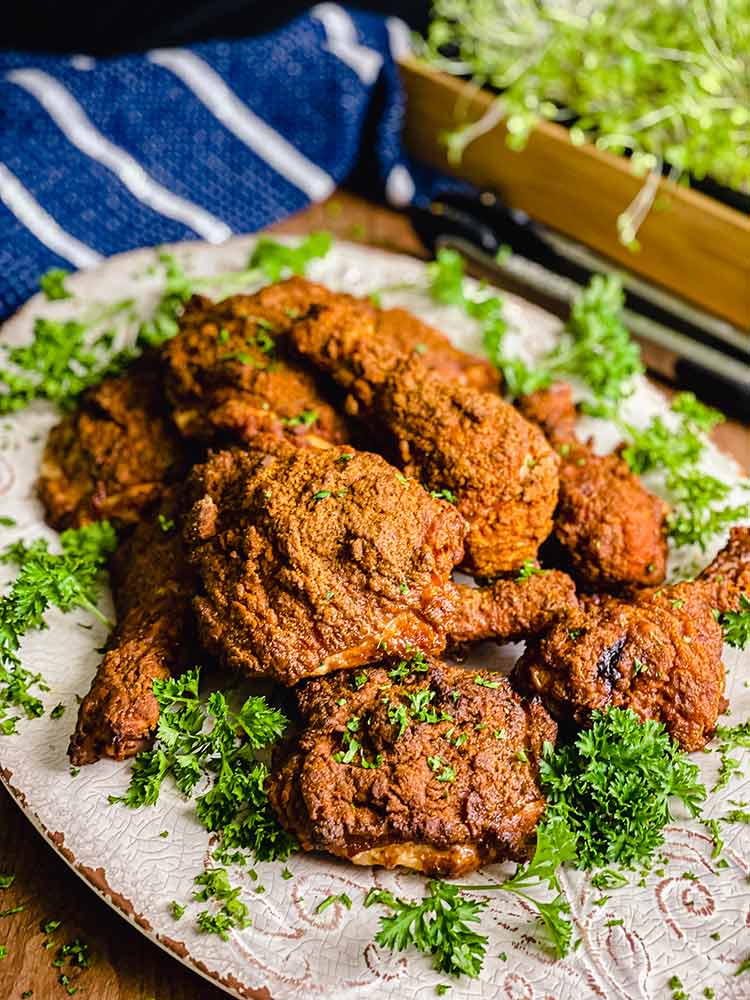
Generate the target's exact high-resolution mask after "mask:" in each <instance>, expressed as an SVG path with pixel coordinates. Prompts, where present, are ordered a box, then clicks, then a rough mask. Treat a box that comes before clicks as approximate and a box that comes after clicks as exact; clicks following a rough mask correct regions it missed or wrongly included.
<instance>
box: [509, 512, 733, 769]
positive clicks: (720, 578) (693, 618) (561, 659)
mask: <svg viewBox="0 0 750 1000" xmlns="http://www.w3.org/2000/svg"><path fill="white" fill-rule="evenodd" d="M748 589H750V529H748V528H736V529H734V530H733V532H732V538H731V541H730V543H729V545H728V546H727V547H726V548H725V549H724V550H723V551H722V552H721V553H719V555H718V556H717V558H716V559H715V560H714V562H713V563H712V564H711V565H710V566H709V567H708V569H706V570H705V571H704V572H703V573H702V574H701V576H700V577H698V579H697V580H695V581H692V582H688V583H679V584H676V585H674V586H669V587H662V588H661V589H659V590H649V591H643V592H641V593H640V594H639V595H638V596H637V597H636V599H635V600H634V601H633V602H632V603H625V602H623V601H620V600H617V599H615V598H605V599H604V600H602V601H601V602H597V601H596V600H589V601H588V602H585V603H584V605H583V606H582V607H581V609H580V610H578V611H573V612H571V613H570V614H569V615H568V616H567V617H566V618H564V619H562V620H561V621H560V622H559V623H557V624H556V625H554V626H553V627H552V629H550V631H549V632H548V633H547V634H546V635H543V636H542V637H541V638H539V639H536V640H532V641H530V642H529V643H528V644H527V647H526V651H525V653H524V654H523V656H522V657H521V659H520V660H519V661H518V663H517V664H516V666H515V668H514V672H513V679H514V681H515V682H516V684H517V685H518V686H519V688H520V690H522V691H525V692H527V693H531V694H535V695H539V696H540V697H541V698H542V700H543V702H544V704H545V705H546V706H547V708H548V709H549V711H550V712H552V713H553V715H555V716H556V717H557V718H558V719H567V720H571V721H573V722H574V723H576V724H578V725H584V724H586V722H587V721H588V719H589V718H590V715H591V712H592V711H594V710H595V709H605V708H607V707H609V706H610V705H612V706H615V707H617V708H630V709H632V710H633V711H634V712H635V713H636V714H637V715H638V716H639V717H640V718H641V719H657V720H658V721H660V722H663V723H664V725H665V726H666V728H667V729H668V731H669V733H670V734H671V736H672V737H673V739H675V740H677V742H678V743H679V744H680V745H681V746H682V747H683V748H684V749H685V750H699V749H700V748H701V747H703V746H705V744H706V743H707V741H708V740H709V739H710V738H711V736H712V734H713V732H714V729H715V728H716V720H717V718H718V716H719V714H720V713H721V712H722V711H723V710H724V707H725V704H726V703H725V699H724V664H723V663H722V659H721V656H722V648H723V638H722V630H721V626H720V625H719V623H718V622H717V620H716V617H715V614H714V612H715V611H728V610H735V609H736V608H737V607H738V606H739V595H740V593H741V592H742V591H743V590H748Z"/></svg>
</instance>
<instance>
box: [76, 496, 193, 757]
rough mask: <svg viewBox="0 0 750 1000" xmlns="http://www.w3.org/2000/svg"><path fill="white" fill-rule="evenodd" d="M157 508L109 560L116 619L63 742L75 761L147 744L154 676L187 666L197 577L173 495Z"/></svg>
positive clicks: (127, 753) (154, 719)
mask: <svg viewBox="0 0 750 1000" xmlns="http://www.w3.org/2000/svg"><path fill="white" fill-rule="evenodd" d="M160 513H161V515H162V520H161V521H160V520H158V519H157V518H153V519H150V520H148V521H143V522H142V523H141V524H140V525H139V526H138V527H137V528H136V529H135V531H134V532H133V533H132V534H131V535H129V536H128V538H127V539H126V540H125V542H123V543H122V544H121V545H120V546H119V548H118V549H117V551H116V553H115V555H114V557H113V560H112V565H111V567H110V570H111V580H112V590H113V594H114V599H115V608H116V612H117V626H116V628H115V629H114V631H113V632H112V634H111V636H110V637H109V640H108V642H107V649H106V652H105V654H104V659H103V660H102V662H101V664H100V666H99V669H98V670H97V672H96V676H95V677H94V680H93V682H92V685H91V690H90V691H89V693H88V694H87V695H86V697H85V698H84V699H83V701H82V702H81V706H80V709H79V712H78V721H77V724H76V729H75V732H74V734H73V736H72V738H71V741H70V746H69V748H68V754H69V756H70V759H71V761H72V763H73V764H75V765H77V766H79V765H81V764H91V763H93V762H94V761H96V760H99V758H101V757H112V758H114V759H115V760H124V759H125V758H126V757H132V756H133V755H134V754H136V753H137V752H138V751H139V750H142V749H143V748H144V747H145V746H147V745H148V743H149V741H150V739H151V738H152V737H153V735H154V733H155V732H156V725H157V723H158V721H159V706H158V703H157V701H156V698H155V697H154V692H153V682H154V680H163V679H164V678H166V677H169V676H170V674H171V673H172V672H175V671H178V670H181V669H182V668H184V667H185V666H187V665H188V660H189V657H190V656H191V655H192V654H193V652H194V649H195V642H194V635H193V633H194V629H193V615H192V608H191V598H192V596H193V594H194V593H195V583H194V581H193V575H192V571H191V569H190V567H189V566H188V565H187V563H186V562H185V558H184V555H183V550H182V540H181V538H180V534H179V531H178V530H177V528H176V526H175V525H174V524H173V523H172V522H173V521H174V519H175V518H176V517H177V504H176V501H175V498H174V496H173V495H169V496H167V497H166V498H165V500H164V502H163V503H162V505H161V509H160ZM165 527H166V529H167V530H165Z"/></svg>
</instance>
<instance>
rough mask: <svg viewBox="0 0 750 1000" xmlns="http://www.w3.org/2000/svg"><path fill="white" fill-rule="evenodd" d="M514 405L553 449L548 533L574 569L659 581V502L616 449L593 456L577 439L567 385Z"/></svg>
mask: <svg viewBox="0 0 750 1000" xmlns="http://www.w3.org/2000/svg"><path fill="white" fill-rule="evenodd" d="M518 405H519V409H520V410H521V413H523V415H524V416H525V417H527V418H528V419H529V420H533V421H534V422H535V423H537V424H539V426H540V427H541V428H542V429H543V430H544V432H545V434H546V435H547V438H548V440H549V441H550V442H551V443H552V444H553V445H554V447H555V448H556V449H557V452H558V454H559V455H560V458H561V464H560V498H559V502H558V506H557V510H556V512H555V537H556V539H557V541H558V542H559V543H560V545H561V546H562V547H563V548H564V550H565V553H566V555H567V558H568V559H569V560H570V563H571V566H572V568H573V570H574V572H575V574H576V576H577V577H579V578H580V579H581V580H582V581H583V582H584V583H586V584H588V585H590V586H593V587H596V588H601V589H608V590H610V589H611V590H621V589H623V588H625V587H629V586H633V585H637V586H648V585H656V584H659V583H661V582H662V581H663V579H664V576H665V573H666V567H667V538H666V530H665V522H666V517H667V514H668V513H669V508H668V507H667V505H666V503H665V502H664V501H663V500H662V499H660V498H659V497H657V496H655V495H654V494H653V493H650V492H649V491H648V490H647V489H646V488H645V486H643V484H642V483H641V481H640V480H639V479H638V477H637V476H634V475H633V473H632V472H631V471H630V469H629V468H628V466H627V463H626V462H625V461H624V460H623V459H622V458H621V457H620V456H619V455H618V454H616V453H615V454H612V455H597V454H596V453H595V452H594V450H593V448H592V447H591V445H590V444H583V443H581V442H580V441H579V440H578V438H577V437H576V433H575V423H576V409H575V406H574V405H573V399H572V396H571V390H570V386H569V385H565V384H558V385H555V386H552V388H550V389H542V390H539V391H538V392H535V393H533V394H532V395H530V396H526V397H524V398H522V399H521V400H519V403H518Z"/></svg>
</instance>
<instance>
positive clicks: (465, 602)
mask: <svg viewBox="0 0 750 1000" xmlns="http://www.w3.org/2000/svg"><path fill="white" fill-rule="evenodd" d="M457 589H458V601H459V603H458V609H457V611H456V615H455V619H454V622H453V624H452V625H451V627H450V629H449V632H448V645H449V646H452V647H457V646H458V647H460V646H461V645H463V644H465V643H470V642H480V641H483V640H486V639H494V640H495V641H496V642H520V641H521V640H523V639H528V638H529V637H530V636H533V635H538V634H539V633H540V632H544V631H546V630H547V629H549V628H550V627H551V626H552V625H553V624H554V623H555V622H556V621H559V620H560V619H562V618H565V616H566V615H567V614H568V612H570V611H573V610H575V609H576V608H578V599H577V598H576V588H575V584H574V583H573V581H572V580H571V578H570V577H569V576H567V574H565V573H561V572H560V571H559V570H540V569H538V567H537V571H536V572H534V573H532V575H531V576H528V577H524V578H520V577H518V576H515V577H511V578H510V579H501V580H495V581H494V582H493V583H491V584H488V585H487V586H484V587H466V586H458V587H457Z"/></svg>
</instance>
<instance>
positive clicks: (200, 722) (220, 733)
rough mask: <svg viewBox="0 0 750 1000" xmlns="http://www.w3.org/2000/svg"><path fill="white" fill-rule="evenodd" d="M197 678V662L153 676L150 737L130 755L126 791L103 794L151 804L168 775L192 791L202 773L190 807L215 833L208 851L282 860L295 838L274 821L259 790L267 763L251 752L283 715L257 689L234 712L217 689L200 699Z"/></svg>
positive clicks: (277, 730)
mask: <svg viewBox="0 0 750 1000" xmlns="http://www.w3.org/2000/svg"><path fill="white" fill-rule="evenodd" d="M199 681H200V671H199V669H197V668H196V669H194V670H188V671H186V672H185V673H184V674H182V675H181V676H180V677H177V678H170V679H169V680H164V681H154V694H155V696H156V700H157V702H158V703H159V708H160V718H159V725H158V728H157V739H156V743H155V745H154V747H153V749H151V750H145V751H142V752H141V753H139V754H138V755H137V757H136V758H135V760H134V762H133V765H132V770H131V779H130V786H129V788H128V790H127V792H126V793H125V794H124V795H123V796H113V797H112V798H111V799H110V801H112V802H124V803H125V805H127V806H130V807H131V808H138V807H140V806H143V805H153V804H154V803H155V802H156V801H157V800H158V798H159V791H160V789H161V786H162V783H163V782H164V780H165V778H166V777H167V775H172V777H173V778H174V780H175V782H176V784H177V787H178V788H179V789H180V791H181V792H183V794H185V795H187V796H191V795H192V794H193V792H194V789H195V787H196V785H197V784H198V781H199V780H200V779H201V778H203V777H208V778H210V779H211V781H212V784H211V787H210V788H209V789H208V791H206V792H204V793H203V794H202V795H199V796H198V797H197V799H196V813H197V816H198V819H199V820H200V822H201V823H202V824H203V826H204V827H205V828H206V829H207V830H209V831H211V832H212V833H217V834H219V836H220V841H221V845H220V848H219V850H218V852H217V854H215V855H214V856H215V857H218V858H219V859H221V858H222V857H223V856H225V855H226V853H227V852H228V851H238V850H239V851H242V850H251V851H252V852H253V854H254V856H255V857H256V858H257V859H258V860H259V861H271V860H282V861H283V860H285V859H286V858H287V857H289V854H290V853H291V852H292V851H293V850H294V849H295V847H296V842H295V840H294V838H292V837H291V836H289V835H288V834H287V833H286V832H285V831H284V830H283V829H282V828H281V827H280V826H279V824H278V822H277V820H276V817H275V815H274V813H273V811H272V809H271V806H270V803H269V802H268V796H267V794H266V790H265V786H266V780H267V778H268V768H267V767H266V765H265V764H264V763H262V762H260V761H257V760H256V759H255V754H256V752H257V751H258V750H261V749H263V748H264V747H266V746H269V745H270V744H272V743H274V742H276V741H277V740H278V739H279V738H280V737H281V735H282V734H283V732H284V730H285V728H286V725H287V720H286V717H285V716H284V715H283V714H282V713H281V712H280V711H278V710H277V709H275V708H272V707H271V706H270V705H269V704H268V702H267V701H266V699H265V698H263V697H261V696H251V697H249V698H247V699H246V701H245V702H244V703H243V704H242V706H241V707H240V708H239V710H238V711H236V712H235V711H232V710H231V709H230V707H229V705H228V703H227V700H226V698H225V696H224V695H223V694H222V693H221V692H219V691H215V692H213V693H212V694H211V695H210V696H209V697H208V699H207V701H203V700H202V699H201V698H200V697H199V694H198V686H199Z"/></svg>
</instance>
